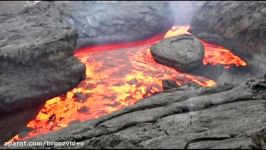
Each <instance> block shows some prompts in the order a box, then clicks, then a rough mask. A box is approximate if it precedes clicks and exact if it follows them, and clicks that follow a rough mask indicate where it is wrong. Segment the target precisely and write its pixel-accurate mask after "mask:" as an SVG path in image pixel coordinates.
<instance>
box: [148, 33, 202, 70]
mask: <svg viewBox="0 0 266 150" xmlns="http://www.w3.org/2000/svg"><path fill="white" fill-rule="evenodd" d="M151 54H152V56H153V58H154V59H155V60H156V61H157V62H159V63H161V64H165V65H168V66H171V67H173V68H176V69H178V70H182V71H185V72H189V71H191V70H193V69H195V68H197V67H199V66H201V65H203V63H202V62H203V59H204V47H203V45H202V44H201V42H200V41H199V40H198V39H197V38H195V37H193V36H192V35H188V34H185V35H179V36H175V37H171V38H168V39H166V40H164V41H162V42H160V43H158V44H155V45H154V46H152V47H151Z"/></svg>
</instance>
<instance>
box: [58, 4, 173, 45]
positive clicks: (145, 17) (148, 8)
mask: <svg viewBox="0 0 266 150" xmlns="http://www.w3.org/2000/svg"><path fill="white" fill-rule="evenodd" d="M55 4H56V5H57V7H58V8H59V9H60V10H61V12H62V13H63V14H65V16H67V18H68V20H69V22H70V23H71V24H72V27H74V28H75V29H76V30H77V32H78V34H79V39H78V47H84V46H88V45H96V44H106V43H121V42H129V41H135V40H142V39H147V38H150V37H152V36H155V35H156V34H160V33H163V32H165V31H167V30H168V29H170V28H171V27H172V25H173V23H174V17H173V14H172V13H171V9H170V7H169V4H168V3H167V2H145V1H124V2H123V1H120V2H104V1H98V2H97V1H78V2H55Z"/></svg>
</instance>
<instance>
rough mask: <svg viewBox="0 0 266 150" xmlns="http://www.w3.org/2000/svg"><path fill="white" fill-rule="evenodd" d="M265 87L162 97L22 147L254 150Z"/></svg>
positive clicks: (251, 83)
mask: <svg viewBox="0 0 266 150" xmlns="http://www.w3.org/2000/svg"><path fill="white" fill-rule="evenodd" d="M265 83H266V79H265V78H263V77H259V78H254V79H249V80H247V81H245V82H243V83H242V84H240V85H238V86H235V87H232V86H217V87H212V88H203V87H201V88H191V89H187V90H173V91H166V92H163V93H160V94H157V95H154V96H151V97H149V98H146V99H144V100H142V101H139V102H138V103H136V104H134V105H132V106H129V107H126V108H124V109H122V110H119V111H116V112H113V113H112V114H110V115H107V116H103V117H100V118H98V119H94V120H91V121H85V122H82V123H75V124H72V125H71V126H69V127H67V128H64V129H61V130H58V131H55V132H52V133H49V134H46V135H42V136H38V137H35V138H32V139H29V140H26V141H27V142H29V141H31V142H33V141H34V142H37V141H50V142H59V141H60V142H63V141H73V142H74V141H75V142H84V145H83V146H80V147H64V148H92V149H95V148H101V149H105V148H114V149H116V148H124V149H125V148H143V149H151V148H152V149H161V148H164V149H170V148H173V149H185V148H202V149H206V148H212V149H218V148H219V149H236V148H244V149H246V148H252V147H257V146H256V145H258V146H259V145H261V144H264V143H263V141H262V140H264V139H265V137H264V136H262V134H263V132H262V130H261V129H263V128H265V123H266V115H265V114H266V107H265V102H266V87H265V86H262V85H264V84H265ZM258 132H259V133H258ZM254 134H255V135H254ZM46 146H47V145H46ZM47 147H49V148H59V147H56V146H51V145H49V146H47ZM13 148H14V147H13ZM32 148H33V147H32ZM34 148H37V147H34ZM60 148H62V147H60Z"/></svg>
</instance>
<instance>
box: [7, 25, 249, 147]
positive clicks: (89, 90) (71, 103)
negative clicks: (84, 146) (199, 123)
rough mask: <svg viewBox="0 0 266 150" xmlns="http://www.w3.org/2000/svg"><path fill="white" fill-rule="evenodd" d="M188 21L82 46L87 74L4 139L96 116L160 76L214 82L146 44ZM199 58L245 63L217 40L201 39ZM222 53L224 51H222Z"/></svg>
mask: <svg viewBox="0 0 266 150" xmlns="http://www.w3.org/2000/svg"><path fill="white" fill-rule="evenodd" d="M188 28H189V27H188V26H177V27H173V28H172V29H171V30H169V31H168V32H167V33H166V34H165V35H159V36H156V37H154V38H151V39H149V40H145V41H138V42H131V43H126V44H109V45H102V46H93V47H87V48H82V49H79V50H77V51H76V53H75V56H76V57H78V58H79V59H80V61H81V62H82V63H84V64H85V65H86V79H85V80H84V81H82V82H81V83H80V84H79V85H78V86H77V87H76V88H74V89H73V90H71V91H69V92H68V93H66V94H65V95H63V96H59V97H55V98H53V99H50V100H47V101H46V104H45V105H44V106H43V108H42V109H41V110H40V112H39V113H38V115H37V116H36V118H35V119H33V120H32V121H30V122H29V123H28V124H27V128H28V129H30V132H29V133H28V134H27V136H24V137H21V136H20V135H18V134H17V135H16V136H15V137H13V138H12V139H11V140H10V141H9V142H13V141H18V140H22V139H28V138H31V137H34V136H37V135H40V134H45V133H48V132H51V131H55V130H58V129H60V128H63V127H67V126H68V125H69V124H71V123H73V122H80V121H85V120H90V119H94V118H98V117H100V116H103V115H106V114H109V113H111V112H114V111H116V110H119V109H122V108H124V107H126V106H129V105H132V104H134V103H136V102H137V101H139V100H141V99H143V98H145V97H148V96H151V95H153V94H155V93H158V92H160V91H162V80H164V79H172V80H175V81H176V83H177V84H178V85H183V84H186V83H191V82H194V83H197V84H199V85H201V86H207V87H208V86H213V85H215V82H214V81H212V80H210V79H207V78H203V77H199V76H194V75H190V74H186V73H181V72H177V71H176V70H175V69H173V68H170V67H167V66H164V65H160V64H158V63H156V62H155V61H154V60H153V58H152V56H151V54H150V50H149V47H150V46H151V45H152V44H155V43H157V42H159V41H160V40H162V39H163V38H168V37H171V36H176V35H180V34H185V33H187V34H189V33H188V32H187V30H188ZM202 43H203V45H204V47H205V58H204V61H203V63H204V64H205V65H206V64H212V65H216V64H222V65H224V66H225V68H228V66H230V65H236V66H245V65H246V64H245V62H244V61H242V60H241V59H240V58H239V57H237V56H235V55H234V54H232V53H231V52H230V51H229V50H226V49H225V48H223V47H221V46H217V45H214V44H211V43H207V42H204V41H202ZM225 54H226V55H225Z"/></svg>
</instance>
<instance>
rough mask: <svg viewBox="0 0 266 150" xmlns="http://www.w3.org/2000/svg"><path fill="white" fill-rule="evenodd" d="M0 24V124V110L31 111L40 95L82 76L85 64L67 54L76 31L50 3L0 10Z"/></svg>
mask: <svg viewBox="0 0 266 150" xmlns="http://www.w3.org/2000/svg"><path fill="white" fill-rule="evenodd" d="M0 29H1V30H0V115H1V120H0V123H1V125H0V126H2V123H3V124H4V123H5V121H7V119H8V118H9V117H3V116H5V115H12V114H14V115H15V114H20V113H19V112H20V111H24V110H25V109H27V110H28V111H27V113H25V114H27V115H28V116H33V115H32V114H34V113H36V110H35V111H33V109H35V108H37V107H38V106H40V105H41V104H43V103H44V102H45V100H48V99H50V98H52V97H55V96H58V95H61V94H64V93H66V92H67V91H69V90H70V89H72V88H74V87H75V86H76V85H77V84H78V83H79V82H80V81H81V80H82V79H83V78H84V75H85V66H84V65H83V64H81V63H80V62H79V60H78V59H77V58H75V57H74V56H73V51H74V48H75V47H76V40H77V33H76V32H75V31H74V30H73V29H72V28H71V27H70V25H69V24H68V22H67V21H66V20H65V19H64V18H63V17H62V16H61V15H60V12H59V11H58V10H57V8H56V7H54V5H53V4H52V3H49V2H41V3H39V4H37V5H36V6H34V7H30V8H26V9H24V10H23V11H22V12H21V13H19V14H3V15H0ZM29 110H32V112H31V114H30V115H29V112H30V111H29ZM11 118H12V117H11ZM20 118H27V119H29V118H28V117H25V116H21V117H20ZM2 119H5V120H2ZM15 122H16V120H13V123H15ZM22 122H23V123H22ZM25 122H26V121H25V120H24V121H21V122H19V125H23V124H24V123H25ZM16 123H17V122H16ZM19 125H16V127H19ZM13 126H14V125H13ZM9 127H12V125H11V123H10V124H8V126H7V127H3V128H1V129H0V130H1V131H0V142H1V141H2V138H8V136H10V135H9V134H7V133H6V132H8V130H9ZM10 132H11V131H10Z"/></svg>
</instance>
